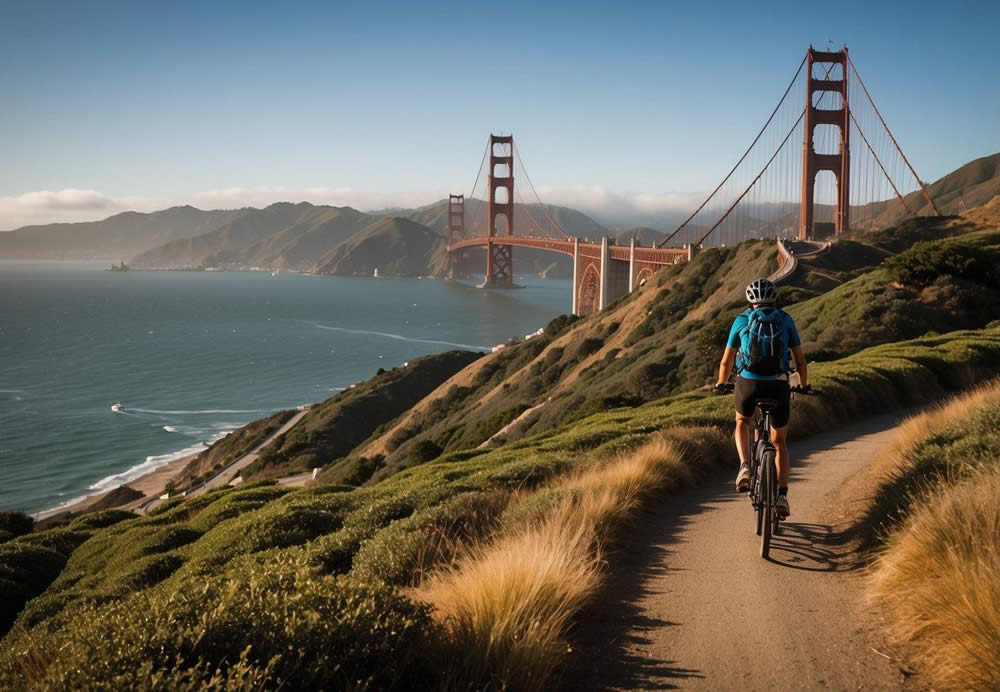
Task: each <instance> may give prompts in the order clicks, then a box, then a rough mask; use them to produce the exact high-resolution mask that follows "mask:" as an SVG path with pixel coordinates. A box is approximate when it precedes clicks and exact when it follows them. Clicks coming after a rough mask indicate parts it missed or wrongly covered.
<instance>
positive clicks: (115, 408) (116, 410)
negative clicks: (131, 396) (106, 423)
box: [111, 401, 122, 413]
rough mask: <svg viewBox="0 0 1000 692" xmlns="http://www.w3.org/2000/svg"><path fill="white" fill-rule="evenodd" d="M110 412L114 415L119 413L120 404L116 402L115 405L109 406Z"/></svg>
mask: <svg viewBox="0 0 1000 692" xmlns="http://www.w3.org/2000/svg"><path fill="white" fill-rule="evenodd" d="M111 410H112V411H114V412H115V413H118V412H119V411H121V410H122V402H120V401H116V402H115V403H113V404H111Z"/></svg>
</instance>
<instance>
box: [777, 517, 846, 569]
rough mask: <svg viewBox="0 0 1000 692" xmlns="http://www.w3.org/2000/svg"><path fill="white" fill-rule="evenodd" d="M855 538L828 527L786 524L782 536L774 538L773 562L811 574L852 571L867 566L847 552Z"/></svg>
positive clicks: (782, 528)
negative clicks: (852, 538)
mask: <svg viewBox="0 0 1000 692" xmlns="http://www.w3.org/2000/svg"><path fill="white" fill-rule="evenodd" d="M851 536H852V533H851V532H850V531H849V530H843V531H837V530H835V529H834V528H833V527H832V526H828V525H826V524H800V523H796V522H793V521H789V522H782V524H781V533H780V534H779V535H777V536H773V537H772V538H771V555H770V558H769V562H773V563H774V564H776V565H780V566H782V567H790V568H792V569H801V570H806V571H809V572H851V571H853V570H856V569H858V568H860V567H861V566H862V565H863V564H864V563H863V561H862V560H860V559H858V557H857V556H856V554H855V553H854V552H853V551H851V550H845V546H846V545H847V544H848V543H849V542H850V540H851Z"/></svg>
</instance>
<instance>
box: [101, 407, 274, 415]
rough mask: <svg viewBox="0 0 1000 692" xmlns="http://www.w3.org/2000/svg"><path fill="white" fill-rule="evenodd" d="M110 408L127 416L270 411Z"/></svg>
mask: <svg viewBox="0 0 1000 692" xmlns="http://www.w3.org/2000/svg"><path fill="white" fill-rule="evenodd" d="M112 410H113V411H114V412H115V413H124V414H125V415H127V416H129V415H131V416H134V415H141V414H150V415H154V416H198V415H202V414H207V413H271V409H267V408H206V409H200V410H190V411H187V410H185V411H179V410H178V411H167V410H163V409H155V408H125V407H124V406H121V407H119V408H117V409H115V408H114V407H112Z"/></svg>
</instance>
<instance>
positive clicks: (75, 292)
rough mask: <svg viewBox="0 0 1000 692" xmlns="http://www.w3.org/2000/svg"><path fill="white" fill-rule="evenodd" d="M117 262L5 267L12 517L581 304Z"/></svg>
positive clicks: (2, 304) (6, 470) (0, 495)
mask: <svg viewBox="0 0 1000 692" xmlns="http://www.w3.org/2000/svg"><path fill="white" fill-rule="evenodd" d="M106 266H107V265H105V264H97V263H80V262H15V261H2V260H0V474H2V483H0V509H21V510H25V511H29V512H38V511H41V510H43V509H49V508H52V507H54V506H57V505H60V504H63V503H66V502H69V501H71V500H74V499H76V498H78V497H80V496H83V495H87V494H90V493H93V492H97V491H99V490H103V489H109V488H112V487H115V486H116V485H119V484H121V483H123V482H125V481H127V480H129V479H131V478H134V477H135V476H137V475H139V474H141V473H144V472H146V471H149V470H151V469H152V468H153V467H155V466H157V465H160V464H163V463H165V462H166V461H167V460H169V459H171V458H176V456H177V455H179V454H181V453H182V452H187V453H190V452H191V451H196V450H198V449H200V448H203V443H205V442H211V441H213V440H214V439H217V438H218V437H219V436H221V435H223V434H225V433H226V432H228V431H230V430H232V429H234V428H236V427H238V426H240V425H243V424H245V423H247V422H249V421H251V420H254V419H255V418H260V417H262V416H265V415H267V414H268V413H271V412H273V411H276V410H279V409H287V408H292V407H295V406H298V405H300V404H304V403H312V402H317V401H322V400H323V399H326V398H328V397H330V396H332V395H334V394H335V393H336V392H337V391H340V390H341V389H343V388H345V387H348V386H350V385H351V384H352V383H355V382H358V381H361V380H364V379H366V378H368V377H371V376H372V375H374V374H375V372H376V370H378V368H380V367H385V368H391V367H393V366H396V365H400V364H401V363H403V362H405V361H407V360H410V359H412V358H415V357H417V356H420V355H425V354H428V353H436V352H440V351H445V350H449V349H452V348H463V349H475V350H484V349H489V348H490V347H492V346H493V345H494V344H496V343H499V342H502V341H505V340H507V339H509V338H510V337H513V336H523V335H524V334H526V333H529V332H532V331H534V330H536V329H538V328H539V327H541V326H544V325H545V324H546V323H547V322H548V321H549V320H550V319H552V318H553V317H555V316H556V315H559V314H563V313H566V312H569V307H570V287H569V282H568V281H562V280H554V281H553V280H548V281H547V280H541V279H535V278H530V277H519V278H518V283H520V284H522V285H524V286H525V287H524V288H523V289H521V290H516V291H508V292H489V291H482V290H479V289H476V288H475V287H474V286H472V285H471V284H468V285H467V284H462V283H455V282H443V281H435V280H430V279H377V280H376V279H366V278H328V277H311V276H302V275H297V274H287V273H282V274H280V275H278V276H275V277H272V276H271V275H270V274H269V273H263V272H262V273H242V272H220V273H212V272H126V273H112V272H107V271H104V269H105V267H106ZM118 401H120V402H121V404H122V412H121V413H117V414H116V413H114V412H112V411H111V405H112V404H114V403H115V402H118Z"/></svg>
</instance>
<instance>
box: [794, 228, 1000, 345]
mask: <svg viewBox="0 0 1000 692" xmlns="http://www.w3.org/2000/svg"><path fill="white" fill-rule="evenodd" d="M998 278H1000V232H998V231H979V232H974V233H967V234H965V235H962V236H959V237H956V238H950V239H945V240H938V241H923V242H918V243H916V244H914V245H913V246H912V247H911V248H910V249H908V250H906V251H904V252H902V253H901V254H899V255H896V256H893V257H890V258H887V259H885V260H884V261H883V262H882V264H880V265H879V266H878V267H877V268H875V269H873V270H871V271H866V272H865V273H863V274H861V275H860V276H858V277H857V278H854V279H850V280H848V281H845V282H843V283H841V284H840V285H836V286H835V287H833V288H831V289H830V290H828V291H826V292H824V293H822V294H821V295H819V296H816V297H814V298H811V299H808V300H805V301H803V302H800V303H797V304H795V305H792V306H790V307H789V308H788V312H789V314H791V315H792V317H793V318H794V319H795V322H796V325H797V326H798V328H799V333H800V335H801V336H802V340H803V344H804V348H805V350H806V353H808V354H809V355H810V356H811V357H813V358H820V359H829V358H832V357H840V356H843V355H845V354H848V353H852V352H854V351H856V350H857V349H858V348H861V347H863V346H866V345H870V344H877V343H886V342H889V341H895V340H898V339H906V338H913V337H915V336H919V335H921V334H926V333H928V332H931V331H933V332H946V331H951V330H954V329H962V328H974V327H982V326H984V325H985V324H987V323H988V322H990V321H992V320H995V319H997V318H1000V288H998V283H997V279H998Z"/></svg>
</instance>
